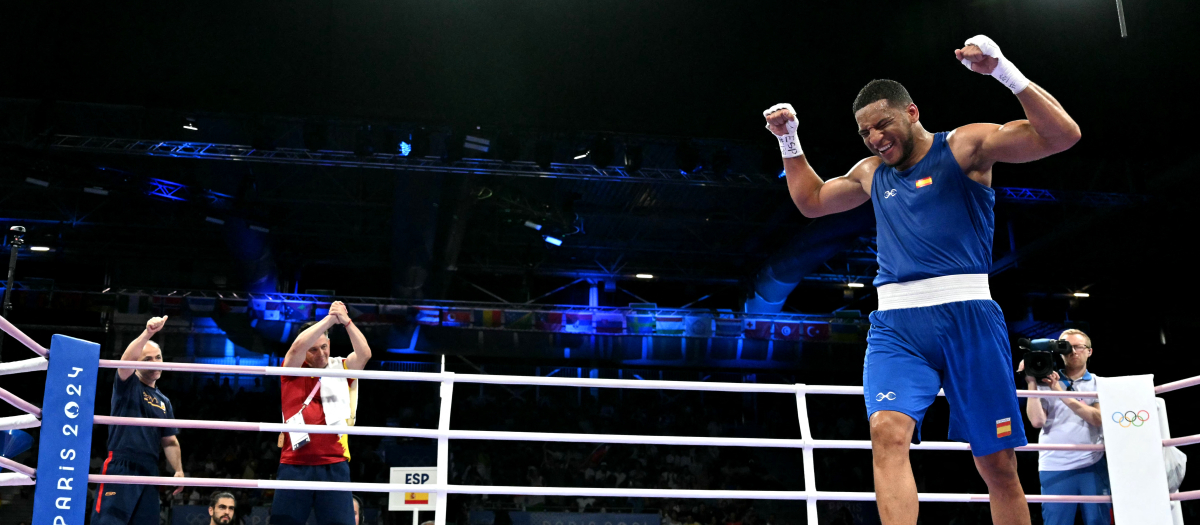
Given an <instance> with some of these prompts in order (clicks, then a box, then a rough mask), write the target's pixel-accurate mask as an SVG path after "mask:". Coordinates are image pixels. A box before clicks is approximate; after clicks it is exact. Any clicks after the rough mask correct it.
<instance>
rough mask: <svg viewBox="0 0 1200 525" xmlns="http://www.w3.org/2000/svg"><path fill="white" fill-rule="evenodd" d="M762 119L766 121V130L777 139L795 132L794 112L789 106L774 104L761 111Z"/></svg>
mask: <svg viewBox="0 0 1200 525" xmlns="http://www.w3.org/2000/svg"><path fill="white" fill-rule="evenodd" d="M763 117H766V119H767V129H768V130H771V133H774V134H775V136H777V137H782V136H785V135H791V134H792V133H795V132H796V125H797V124H798V122H797V120H796V110H794V109H792V105H791V104H775V105H774V106H771V107H770V109H767V110H766V111H763Z"/></svg>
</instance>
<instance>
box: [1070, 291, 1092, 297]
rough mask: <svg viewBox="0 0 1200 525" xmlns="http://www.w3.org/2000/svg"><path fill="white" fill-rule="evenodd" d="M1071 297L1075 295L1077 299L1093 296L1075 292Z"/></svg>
mask: <svg viewBox="0 0 1200 525" xmlns="http://www.w3.org/2000/svg"><path fill="white" fill-rule="evenodd" d="M1071 295H1074V296H1075V297H1091V296H1092V294H1089V293H1083V292H1075V293H1073V294H1071Z"/></svg>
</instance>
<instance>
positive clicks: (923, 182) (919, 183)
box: [917, 177, 933, 188]
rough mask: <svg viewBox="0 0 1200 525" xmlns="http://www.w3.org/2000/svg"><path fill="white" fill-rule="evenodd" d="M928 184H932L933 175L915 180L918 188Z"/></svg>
mask: <svg viewBox="0 0 1200 525" xmlns="http://www.w3.org/2000/svg"><path fill="white" fill-rule="evenodd" d="M930 184H933V177H925V178H923V179H921V180H918V181H917V187H918V188H924V187H925V186H928V185H930Z"/></svg>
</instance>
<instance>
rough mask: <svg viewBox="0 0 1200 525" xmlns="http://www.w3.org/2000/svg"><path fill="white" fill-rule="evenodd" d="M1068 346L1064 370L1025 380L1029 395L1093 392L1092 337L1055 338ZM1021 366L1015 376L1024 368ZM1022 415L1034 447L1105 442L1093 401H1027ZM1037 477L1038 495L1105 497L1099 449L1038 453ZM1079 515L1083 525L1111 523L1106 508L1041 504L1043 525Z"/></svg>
mask: <svg viewBox="0 0 1200 525" xmlns="http://www.w3.org/2000/svg"><path fill="white" fill-rule="evenodd" d="M1059 339H1060V340H1063V341H1067V342H1068V343H1070V344H1071V348H1072V351H1071V353H1070V354H1067V355H1066V356H1065V357H1064V359H1063V361H1064V363H1065V365H1066V367H1065V368H1063V369H1062V370H1059V371H1058V372H1057V373H1055V372H1051V373H1050V376H1049V377H1047V378H1044V379H1042V380H1041V381H1040V382H1039V381H1038V380H1037V379H1035V378H1033V377H1031V376H1029V375H1026V376H1025V382H1026V385H1027V387H1028V388H1029V390H1053V391H1056V392H1062V391H1077V392H1095V391H1096V376H1094V375H1092V373H1091V372H1088V370H1087V362H1088V359H1089V358H1090V357H1091V356H1092V338H1090V337H1088V336H1087V334H1085V333H1083V332H1081V331H1079V330H1075V329H1071V330H1066V331H1064V332H1063V333H1062V335H1060V336H1059ZM1024 365H1025V363H1024V361H1022V362H1021V365H1020V366H1019V367H1018V370H1017V371H1018V372H1019V371H1021V370H1022V369H1024ZM1025 414H1026V415H1028V416H1029V423H1030V424H1032V425H1033V426H1034V428H1039V429H1041V432H1040V433H1039V435H1038V443H1043V444H1045V443H1054V444H1071V445H1092V444H1100V443H1103V442H1104V439H1103V436H1102V435H1101V420H1100V402H1099V401H1098V400H1096V399H1095V398H1082V399H1076V398H1072V397H1057V398H1054V397H1043V398H1037V399H1034V398H1030V399H1029V401H1028V402H1027V404H1026V405H1025ZM1038 476H1039V477H1040V478H1041V482H1042V494H1054V495H1071V496H1097V495H1107V494H1108V493H1109V488H1108V465H1107V463H1106V461H1105V459H1104V451H1103V450H1082V451H1075V450H1043V451H1041V452H1039V453H1038ZM1077 508H1081V509H1082V510H1083V519H1084V523H1086V524H1087V525H1108V524H1109V523H1112V518H1111V514H1112V505H1111V504H1109V503H1083V504H1080V503H1043V504H1042V521H1043V522H1044V523H1045V524H1046V525H1073V524H1074V523H1075V514H1076V509H1077Z"/></svg>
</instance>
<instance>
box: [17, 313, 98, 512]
mask: <svg viewBox="0 0 1200 525" xmlns="http://www.w3.org/2000/svg"><path fill="white" fill-rule="evenodd" d="M50 352H51V355H52V356H53V358H52V359H50V365H49V367H48V368H47V370H46V394H45V397H44V399H43V401H42V431H41V437H40V439H39V442H38V463H37V469H38V470H37V474H38V476H37V488H36V490H35V492H34V496H33V523H45V524H48V525H76V524H82V523H83V519H84V513H85V512H87V487H88V466H89V463H90V461H91V451H92V416H93V415H95V413H96V406H95V405H96V376H97V375H98V373H99V368H98V366H99V364H100V345H98V344H96V343H92V342H89V341H83V340H80V339H75V338H74V337H67V336H65V335H55V336H54V338H53V339H52V340H51V343H50Z"/></svg>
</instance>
